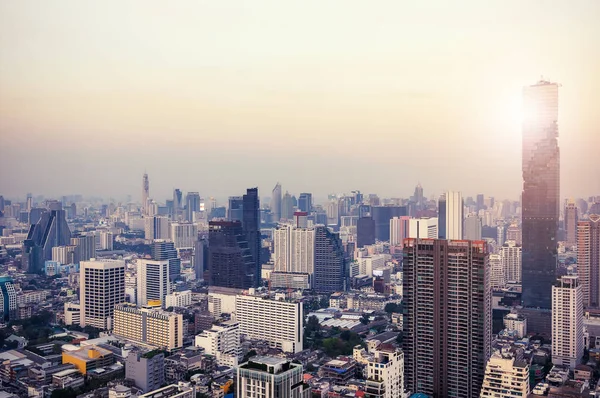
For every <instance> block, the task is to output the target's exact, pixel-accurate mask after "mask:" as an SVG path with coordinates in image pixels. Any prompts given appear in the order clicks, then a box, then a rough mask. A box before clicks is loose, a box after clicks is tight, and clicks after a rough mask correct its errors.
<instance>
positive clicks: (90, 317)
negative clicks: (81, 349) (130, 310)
mask: <svg viewBox="0 0 600 398" xmlns="http://www.w3.org/2000/svg"><path fill="white" fill-rule="evenodd" d="M123 302H125V262H124V261H123V260H92V261H82V262H81V263H80V264H79V303H80V304H81V323H80V325H81V326H82V327H85V326H87V325H90V326H94V327H97V328H99V329H103V330H105V329H112V318H113V313H114V308H115V305H117V304H120V303H123Z"/></svg>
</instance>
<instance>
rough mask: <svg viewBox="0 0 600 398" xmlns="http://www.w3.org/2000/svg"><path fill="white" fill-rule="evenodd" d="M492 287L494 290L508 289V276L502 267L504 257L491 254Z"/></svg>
mask: <svg viewBox="0 0 600 398" xmlns="http://www.w3.org/2000/svg"><path fill="white" fill-rule="evenodd" d="M490 285H491V287H492V289H503V288H504V287H506V275H505V274H504V268H503V266H502V257H501V256H500V255H499V254H490Z"/></svg>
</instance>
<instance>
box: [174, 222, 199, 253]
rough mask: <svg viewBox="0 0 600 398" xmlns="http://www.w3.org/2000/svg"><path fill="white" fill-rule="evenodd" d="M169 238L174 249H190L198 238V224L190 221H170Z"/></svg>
mask: <svg viewBox="0 0 600 398" xmlns="http://www.w3.org/2000/svg"><path fill="white" fill-rule="evenodd" d="M170 238H171V240H172V241H173V244H174V245H175V248H176V249H192V248H193V247H194V243H196V241H197V240H198V226H197V225H196V224H192V223H176V222H174V223H171V237H170Z"/></svg>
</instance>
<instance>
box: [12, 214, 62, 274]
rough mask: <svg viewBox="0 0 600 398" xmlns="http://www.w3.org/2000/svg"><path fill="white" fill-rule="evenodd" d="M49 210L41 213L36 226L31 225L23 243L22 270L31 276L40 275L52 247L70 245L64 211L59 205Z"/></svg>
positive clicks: (50, 258) (49, 258)
mask: <svg viewBox="0 0 600 398" xmlns="http://www.w3.org/2000/svg"><path fill="white" fill-rule="evenodd" d="M51 208H52V209H53V210H50V211H49V212H46V213H43V214H42V216H41V218H40V220H39V221H38V222H37V224H34V225H31V227H30V228H29V233H28V234H27V239H25V241H24V242H23V268H24V269H25V270H27V272H29V273H32V274H33V273H41V272H42V271H43V269H44V262H45V261H46V260H52V248H53V247H55V246H68V245H69V244H70V243H71V230H70V229H69V225H68V224H67V220H66V213H65V211H64V210H62V209H61V208H60V203H54V204H52V207H51Z"/></svg>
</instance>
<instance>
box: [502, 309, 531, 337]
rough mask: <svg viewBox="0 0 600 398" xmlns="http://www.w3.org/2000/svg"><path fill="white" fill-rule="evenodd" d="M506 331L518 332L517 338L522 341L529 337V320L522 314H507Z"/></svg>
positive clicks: (505, 317)
mask: <svg viewBox="0 0 600 398" xmlns="http://www.w3.org/2000/svg"><path fill="white" fill-rule="evenodd" d="M504 329H508V330H514V331H516V332H517V337H518V338H519V339H522V338H523V337H525V336H527V318H525V317H524V316H523V315H520V314H513V313H511V314H506V315H505V316H504Z"/></svg>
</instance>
